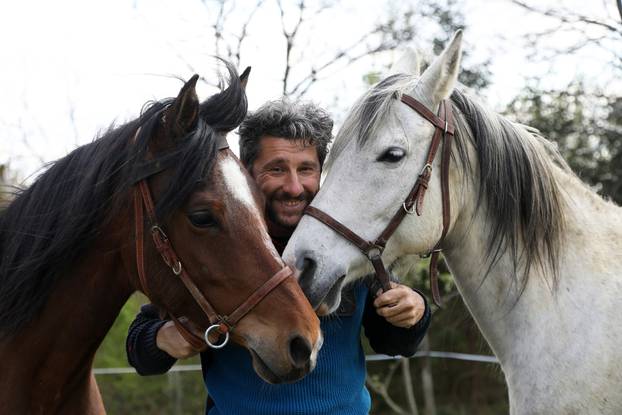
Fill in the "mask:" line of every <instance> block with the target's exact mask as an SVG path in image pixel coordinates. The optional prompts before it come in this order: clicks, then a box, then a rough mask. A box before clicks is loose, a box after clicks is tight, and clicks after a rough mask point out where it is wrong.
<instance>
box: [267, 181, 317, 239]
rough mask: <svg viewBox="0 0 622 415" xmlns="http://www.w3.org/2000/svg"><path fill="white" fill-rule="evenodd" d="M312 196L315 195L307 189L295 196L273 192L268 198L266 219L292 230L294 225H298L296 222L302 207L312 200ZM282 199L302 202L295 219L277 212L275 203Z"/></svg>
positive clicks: (300, 216) (300, 214) (301, 213)
mask: <svg viewBox="0 0 622 415" xmlns="http://www.w3.org/2000/svg"><path fill="white" fill-rule="evenodd" d="M313 196H315V195H314V194H312V193H311V192H307V191H304V192H303V193H301V194H300V195H298V196H296V197H292V196H290V195H288V194H286V193H283V192H277V193H275V194H274V195H273V196H272V197H271V198H270V200H269V201H268V204H267V206H268V209H267V214H268V219H269V220H270V221H271V222H272V223H274V224H275V225H278V226H281V227H284V228H288V229H291V230H292V231H293V229H294V228H296V226H297V225H298V222H300V219H301V218H302V215H303V212H304V207H307V206H308V205H309V203H311V200H313ZM284 201H300V202H303V203H304V206H303V209H301V210H300V212H299V214H298V215H297V216H296V217H295V219H294V218H292V216H287V217H284V216H282V215H281V213H279V211H278V210H279V209H278V208H275V206H274V204H275V203H276V204H278V203H282V202H284Z"/></svg>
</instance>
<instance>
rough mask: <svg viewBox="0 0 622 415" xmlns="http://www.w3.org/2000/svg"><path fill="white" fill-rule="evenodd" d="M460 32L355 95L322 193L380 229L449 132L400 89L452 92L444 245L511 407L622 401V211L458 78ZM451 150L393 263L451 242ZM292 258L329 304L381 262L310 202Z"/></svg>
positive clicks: (596, 409)
mask: <svg viewBox="0 0 622 415" xmlns="http://www.w3.org/2000/svg"><path fill="white" fill-rule="evenodd" d="M460 45H461V33H459V32H458V33H456V35H455V36H454V38H453V39H452V41H451V43H450V44H449V45H448V46H447V48H446V49H445V50H444V51H443V53H442V54H441V55H440V56H439V57H437V58H436V60H435V61H434V62H433V63H432V64H431V65H430V67H429V68H428V69H427V70H426V71H425V72H423V74H421V75H419V69H418V64H417V62H416V57H415V56H414V54H413V53H412V52H411V53H409V54H407V55H406V56H405V57H404V58H402V59H401V60H400V61H399V62H398V63H397V64H396V66H395V67H394V71H395V72H396V73H397V74H395V75H393V76H390V77H389V78H386V79H384V80H383V81H381V82H380V83H378V84H377V85H375V86H374V87H372V88H371V90H370V91H368V92H367V93H366V94H365V95H364V96H363V97H362V98H361V99H360V100H359V101H358V102H357V103H356V105H355V106H354V108H353V110H352V111H351V113H350V115H349V116H348V118H347V120H346V122H345V123H344V126H343V127H342V129H341V130H340V132H339V133H338V134H337V137H336V139H335V144H334V146H333V148H332V150H331V154H330V160H329V162H328V165H327V176H326V180H325V182H324V184H323V186H322V189H321V190H320V192H319V193H318V195H317V196H316V197H315V199H314V201H313V203H312V206H314V207H316V208H318V209H321V210H322V211H324V212H326V213H328V214H330V215H331V216H332V217H333V218H335V219H336V220H338V221H340V222H341V223H342V224H344V225H345V226H347V227H348V228H349V229H351V230H352V231H354V232H356V233H357V234H358V235H360V236H361V237H362V238H363V239H365V240H369V241H374V240H375V239H376V238H377V237H378V235H379V234H380V233H381V232H382V230H383V229H384V228H385V226H386V225H387V223H388V222H389V220H390V219H391V217H392V216H393V214H394V213H395V212H396V210H398V209H400V208H401V204H402V201H403V200H404V198H405V197H406V194H407V193H408V192H409V190H410V189H411V187H412V186H413V183H414V181H415V179H416V178H417V176H418V174H419V173H420V171H421V169H422V167H423V165H424V163H425V155H426V154H427V151H428V147H429V145H430V140H431V137H432V135H433V133H434V131H435V129H434V127H433V126H432V124H431V123H430V122H428V121H427V120H426V119H424V118H423V117H422V116H420V115H419V114H418V113H417V112H415V111H413V110H412V109H411V108H409V107H408V106H407V105H405V104H404V103H402V102H401V101H400V99H396V97H397V98H399V97H400V96H401V95H402V94H408V95H411V96H412V97H414V98H416V99H417V100H419V101H421V102H423V103H424V104H425V105H426V106H427V107H428V108H429V109H431V110H432V111H435V110H436V109H437V108H438V107H439V103H440V102H441V101H442V100H443V99H447V98H449V99H450V102H451V105H452V107H453V113H454V117H455V121H454V122H455V128H456V132H455V138H454V143H453V144H452V146H453V147H452V158H451V162H450V167H449V180H448V181H449V198H450V201H451V214H450V222H449V227H448V233H447V236H446V238H445V240H444V242H443V244H442V248H443V252H444V256H445V259H446V261H447V264H448V265H449V267H450V269H451V272H452V274H453V276H454V278H455V281H456V284H457V286H458V289H459V291H460V293H461V295H462V297H463V298H464V300H465V302H466V304H467V306H468V308H469V310H470V312H471V313H472V314H473V316H474V317H475V320H476V321H477V324H478V325H479V328H480V330H481V331H482V333H483V334H484V336H485V338H486V340H487V341H488V343H489V344H490V346H491V348H492V350H493V351H494V353H495V355H496V356H497V357H498V359H499V361H500V363H501V366H502V369H503V372H504V374H505V378H506V381H507V384H508V389H509V401H510V408H511V413H512V414H618V415H619V414H622V324H621V321H622V319H621V318H620V314H621V313H622V276H621V275H620V274H621V273H622V209H621V208H620V207H618V206H616V205H614V204H613V203H610V202H607V201H605V200H603V199H602V198H601V197H599V196H598V195H597V194H596V193H595V192H594V191H592V190H591V189H589V188H588V187H587V186H586V185H585V184H584V183H582V182H581V181H580V180H579V179H578V178H577V177H576V176H575V175H574V174H573V173H572V172H571V171H570V170H569V169H568V168H567V166H566V164H565V163H564V161H563V160H561V158H560V157H559V154H558V153H557V152H556V151H555V150H554V149H553V148H552V146H551V145H550V143H548V142H547V141H546V140H544V139H542V138H541V137H539V136H538V135H537V134H534V132H533V131H531V130H528V129H526V128H525V127H523V126H521V125H518V124H515V123H512V122H510V121H508V120H507V119H505V118H503V117H502V116H500V115H498V114H494V113H492V112H489V111H487V110H486V109H485V108H483V107H482V106H481V105H480V104H478V103H476V102H475V101H474V99H473V98H471V97H469V96H468V95H467V94H466V93H465V92H463V91H462V90H460V89H455V87H456V79H457V75H458V72H459V66H460V56H461V49H460V47H461V46H460ZM439 152H440V151H439ZM439 164H440V161H439V159H438V158H437V159H436V160H435V161H434V163H432V168H433V169H432V176H431V179H430V183H429V188H428V190H427V193H426V196H425V203H424V205H423V212H421V213H422V214H421V216H418V215H416V214H410V215H406V218H405V219H404V220H403V221H402V223H401V225H400V226H399V227H398V228H397V230H396V232H395V233H394V234H393V236H392V237H391V238H390V239H389V241H388V244H387V246H386V249H385V250H384V253H383V255H382V258H383V260H384V262H385V263H386V264H391V265H392V266H395V265H396V264H398V263H399V262H400V260H402V259H403V258H406V257H408V256H412V255H413V254H423V253H427V252H430V250H431V249H432V248H433V247H434V246H435V244H436V243H437V241H438V240H439V238H440V235H441V230H442V215H441V211H442V208H441V198H442V193H441V185H440V166H439ZM284 257H285V260H286V261H288V262H289V263H294V264H296V265H297V267H298V268H299V269H302V272H301V275H300V283H301V285H302V287H303V289H304V290H305V293H306V294H307V296H308V298H309V299H310V301H311V302H312V304H313V306H316V307H317V306H319V305H320V304H322V305H323V307H324V308H323V309H324V310H328V312H330V311H333V310H335V308H336V307H337V306H338V304H339V301H340V294H339V292H340V289H341V287H342V286H343V284H345V283H347V282H349V281H352V280H354V279H357V278H360V277H362V276H364V275H366V274H369V273H370V271H371V266H370V264H369V261H368V259H367V257H365V256H364V255H363V254H362V253H361V251H360V250H359V249H357V248H355V247H354V245H353V244H351V243H350V242H348V241H347V240H346V239H344V238H342V237H341V236H340V235H338V234H337V233H336V232H334V231H332V230H331V229H329V228H328V227H326V225H325V224H324V223H321V222H320V221H318V220H316V218H315V217H311V216H305V217H304V218H303V219H302V221H301V222H300V224H299V225H298V228H297V230H296V232H295V233H294V235H293V236H292V238H291V239H290V241H289V245H288V246H287V248H286V250H285V253H284ZM344 274H346V275H347V277H346V278H345V279H344V278H342V276H343V275H344Z"/></svg>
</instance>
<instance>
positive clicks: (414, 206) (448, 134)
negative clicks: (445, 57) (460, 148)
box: [305, 94, 454, 306]
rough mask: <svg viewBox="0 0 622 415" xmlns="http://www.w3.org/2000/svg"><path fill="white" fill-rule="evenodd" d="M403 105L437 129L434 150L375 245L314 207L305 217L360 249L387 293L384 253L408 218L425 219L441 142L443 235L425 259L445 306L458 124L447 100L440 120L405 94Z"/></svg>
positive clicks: (433, 287)
mask: <svg viewBox="0 0 622 415" xmlns="http://www.w3.org/2000/svg"><path fill="white" fill-rule="evenodd" d="M401 101H402V102H403V103H404V104H406V105H408V106H409V107H410V108H412V109H413V110H415V111H416V112H418V113H419V114H420V115H421V116H422V117H423V118H425V119H426V120H428V121H429V122H430V123H432V125H433V126H434V128H435V130H434V135H433V136H432V141H431V143H430V149H429V150H428V155H427V157H426V161H425V164H424V166H423V169H422V170H421V173H419V176H418V177H417V180H416V181H415V184H414V186H413V187H412V189H411V191H410V193H408V196H406V199H405V200H404V203H402V206H400V208H399V209H398V210H397V212H396V213H395V214H394V215H393V217H392V218H391V220H390V221H389V223H388V224H387V226H386V227H385V228H384V231H382V233H381V234H380V236H379V237H378V238H377V239H376V240H375V241H373V242H369V241H366V240H364V239H363V238H361V237H360V236H358V235H357V234H356V233H354V232H353V231H351V230H350V229H348V227H346V226H345V225H343V224H342V223H340V222H339V221H337V220H336V219H334V218H333V217H332V216H330V215H329V214H327V213H325V212H323V211H322V210H320V209H318V208H316V207H314V206H311V205H309V206H307V208H306V210H305V214H307V215H309V216H313V217H314V218H315V219H317V220H319V221H320V222H322V223H324V224H325V225H327V226H328V227H330V228H331V229H333V230H334V231H335V232H337V233H338V234H340V235H341V236H343V237H344V238H345V239H347V240H348V241H349V242H351V243H352V244H353V245H354V246H356V247H357V248H358V249H359V250H361V252H363V254H365V255H366V256H367V258H369V260H370V261H371V263H372V265H373V267H374V271H375V274H376V279H377V280H378V281H379V282H380V284H381V286H382V289H383V290H384V291H387V290H389V289H390V288H391V285H390V276H389V273H388V271H387V269H386V267H385V265H384V263H383V262H382V252H383V251H384V249H385V247H386V245H387V242H388V240H389V238H391V236H392V235H393V233H394V232H395V231H396V229H397V228H398V226H399V225H400V223H402V220H403V219H404V217H406V215H407V214H413V213H416V214H417V216H421V213H422V209H423V198H424V196H425V192H426V190H427V189H428V185H429V182H430V177H431V176H432V163H433V162H434V159H435V157H436V153H437V152H438V149H439V147H440V146H441V142H442V144H443V150H442V155H441V195H442V209H443V213H442V214H443V231H442V233H441V237H440V238H439V240H438V242H437V243H436V245H435V246H434V248H433V249H432V251H431V252H429V253H427V254H426V255H425V256H428V255H431V258H430V271H429V273H430V288H431V290H432V298H433V299H434V303H435V304H436V305H438V306H440V304H441V298H440V292H439V289H438V267H437V264H438V258H439V254H440V252H441V251H442V248H441V245H442V243H443V241H444V239H445V236H446V235H447V230H448V229H449V218H450V204H449V159H450V155H451V139H452V137H453V135H454V124H453V117H452V108H451V103H450V102H449V101H448V100H443V101H441V103H440V107H439V113H438V116H437V115H435V114H434V113H433V112H432V111H430V110H429V109H428V108H427V107H426V106H425V105H424V104H422V103H421V102H420V101H417V100H416V99H415V98H413V97H411V96H410V95H406V94H403V95H402V97H401Z"/></svg>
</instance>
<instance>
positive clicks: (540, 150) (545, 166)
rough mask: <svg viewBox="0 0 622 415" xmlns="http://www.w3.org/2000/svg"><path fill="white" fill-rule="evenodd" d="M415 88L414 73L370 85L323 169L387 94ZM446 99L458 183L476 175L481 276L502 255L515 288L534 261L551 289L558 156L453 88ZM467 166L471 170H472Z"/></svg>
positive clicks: (375, 114) (369, 131) (365, 127)
mask: <svg viewBox="0 0 622 415" xmlns="http://www.w3.org/2000/svg"><path fill="white" fill-rule="evenodd" d="M416 85H417V78H414V77H409V76H407V75H394V76H392V77H389V78H387V79H385V80H384V81H382V82H380V83H379V84H377V85H376V86H375V87H373V88H371V89H370V91H368V92H367V93H366V94H365V95H364V96H363V98H362V99H361V100H360V101H359V102H358V103H357V104H355V106H354V108H353V110H352V111H351V113H350V115H349V116H348V118H347V119H346V121H345V122H344V125H343V127H342V128H341V130H340V131H339V133H338V134H337V137H336V138H335V143H334V145H333V148H332V149H331V153H330V154H329V158H328V161H327V169H330V166H331V165H332V163H333V162H334V160H335V159H337V158H338V154H339V153H341V152H342V151H343V150H344V149H345V147H346V145H347V144H348V143H349V142H350V141H352V140H354V139H356V140H357V144H358V145H359V146H364V145H365V143H366V142H368V141H370V140H373V137H374V136H375V135H376V133H377V131H378V129H379V128H381V126H382V125H383V124H384V123H385V122H386V117H387V116H388V114H389V113H390V109H391V107H392V106H393V105H394V103H395V102H396V100H395V98H396V97H399V96H400V95H401V94H403V93H407V92H408V91H409V90H412V88H413V87H415V86H416ZM451 102H452V104H453V106H454V108H455V111H454V113H455V115H456V116H455V123H456V135H455V140H454V147H453V148H452V159H453V160H454V161H457V163H456V164H457V165H458V166H460V168H461V169H462V171H463V175H464V178H465V180H473V178H474V177H475V176H477V177H478V179H479V182H478V183H477V185H478V186H476V187H477V188H478V189H479V192H478V195H477V207H476V209H475V212H478V211H481V210H480V209H479V208H483V209H484V212H486V213H485V214H486V215H487V216H486V217H487V222H488V226H489V229H488V241H487V254H486V255H487V261H488V264H487V271H486V273H485V275H484V278H485V277H486V276H487V275H488V273H489V272H490V270H491V269H492V267H493V266H494V265H495V264H496V263H497V262H498V261H499V259H500V258H501V257H502V256H503V255H504V254H506V253H508V254H509V256H510V259H511V261H512V263H513V266H514V275H515V279H514V283H515V284H516V287H517V288H518V290H519V292H520V293H522V292H523V291H524V289H525V287H526V284H527V282H528V279H529V275H530V271H531V270H532V269H533V267H534V266H536V267H539V268H540V269H542V270H545V269H548V270H550V271H551V272H544V274H545V275H547V274H550V275H551V280H550V281H547V283H548V284H549V286H551V287H555V286H556V285H557V281H558V278H559V256H560V250H561V243H562V242H561V241H562V235H563V230H564V219H563V217H564V216H563V204H562V201H561V196H560V188H559V185H558V183H557V182H556V180H555V178H554V177H553V164H554V163H555V162H557V161H559V160H560V156H559V154H557V153H556V152H555V150H552V148H551V146H550V144H548V142H546V141H544V139H542V138H541V137H539V136H536V135H534V134H531V133H530V132H528V131H526V130H525V129H524V127H522V126H520V125H517V124H514V123H512V122H510V121H508V120H507V119H505V118H504V117H502V116H500V115H498V114H494V113H491V112H488V111H486V110H485V109H484V108H483V107H481V106H480V105H479V104H477V103H476V102H475V101H474V100H473V99H471V98H470V97H468V96H467V95H466V94H465V93H463V92H461V91H460V90H458V89H456V90H455V91H454V93H453V94H452V96H451ZM414 114H415V113H414V112H413V116H414ZM468 145H471V146H473V147H474V149H475V157H476V163H474V161H473V160H470V159H469V151H468V148H467V146H468ZM475 164H476V165H477V169H478V174H477V175H474V174H473V166H474V165H475ZM560 166H561V167H562V168H565V166H564V165H563V164H561V165H560ZM413 180H414V178H413Z"/></svg>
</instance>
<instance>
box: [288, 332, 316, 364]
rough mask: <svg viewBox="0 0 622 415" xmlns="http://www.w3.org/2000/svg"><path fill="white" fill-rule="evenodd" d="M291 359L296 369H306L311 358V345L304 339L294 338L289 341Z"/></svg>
mask: <svg viewBox="0 0 622 415" xmlns="http://www.w3.org/2000/svg"><path fill="white" fill-rule="evenodd" d="M289 357H290V359H291V361H292V364H293V365H294V367H295V368H297V369H303V368H305V367H306V366H307V365H308V364H309V358H310V357H311V345H310V344H309V342H308V341H307V340H306V339H305V338H304V337H300V336H294V337H293V338H292V339H291V340H290V341H289Z"/></svg>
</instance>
